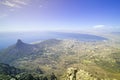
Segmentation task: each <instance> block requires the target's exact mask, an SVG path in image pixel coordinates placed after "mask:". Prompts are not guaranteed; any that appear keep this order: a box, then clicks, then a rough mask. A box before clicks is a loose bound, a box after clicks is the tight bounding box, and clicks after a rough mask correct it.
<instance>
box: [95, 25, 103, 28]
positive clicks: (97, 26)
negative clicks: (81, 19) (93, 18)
mask: <svg viewBox="0 0 120 80" xmlns="http://www.w3.org/2000/svg"><path fill="white" fill-rule="evenodd" d="M104 27H105V25H96V26H93V28H94V29H98V28H104Z"/></svg>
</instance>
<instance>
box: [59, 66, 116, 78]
mask: <svg viewBox="0 0 120 80" xmlns="http://www.w3.org/2000/svg"><path fill="white" fill-rule="evenodd" d="M61 80H117V79H109V78H104V79H102V78H97V77H95V76H94V75H92V74H90V73H89V72H87V71H85V70H82V69H77V68H73V67H70V68H68V69H67V71H66V74H65V75H64V77H63V78H62V79H61Z"/></svg>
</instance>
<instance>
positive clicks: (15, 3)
mask: <svg viewBox="0 0 120 80" xmlns="http://www.w3.org/2000/svg"><path fill="white" fill-rule="evenodd" d="M27 3H28V0H4V1H2V2H1V4H2V5H4V6H7V7H10V8H21V7H22V6H23V5H27Z"/></svg>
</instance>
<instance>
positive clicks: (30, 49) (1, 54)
mask: <svg viewBox="0 0 120 80" xmlns="http://www.w3.org/2000/svg"><path fill="white" fill-rule="evenodd" d="M59 42H60V41H59V40H55V39H51V40H46V41H43V42H41V43H38V44H27V43H24V42H22V41H21V40H20V39H18V40H17V43H16V44H15V45H13V46H10V47H8V48H7V49H4V50H2V51H0V62H3V63H8V64H9V63H11V62H13V61H15V60H17V59H19V58H23V57H29V56H30V55H36V54H37V55H41V54H43V52H44V51H45V49H46V48H47V47H50V46H54V45H55V44H58V43H59Z"/></svg>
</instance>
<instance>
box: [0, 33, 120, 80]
mask: <svg viewBox="0 0 120 80" xmlns="http://www.w3.org/2000/svg"><path fill="white" fill-rule="evenodd" d="M103 36H104V35H103ZM111 36H113V35H111ZM116 38H117V39H118V37H116ZM116 38H115V37H114V39H111V38H110V36H108V39H106V40H101V41H91V40H90V41H87V40H85V41H83V40H78V39H67V38H66V39H48V40H44V41H40V42H35V43H32V44H27V43H24V42H23V41H22V40H20V39H18V41H17V43H16V44H14V45H12V46H10V47H8V48H6V49H4V50H2V51H1V52H0V62H1V63H7V64H10V65H12V66H15V67H17V68H19V69H22V70H25V71H27V72H28V73H30V74H32V75H33V76H39V75H42V76H44V75H47V77H49V78H50V74H51V73H53V72H54V74H55V75H56V76H57V78H58V80H69V77H71V76H70V75H69V76H68V74H73V73H74V69H75V70H76V73H75V74H74V75H76V80H119V79H120V77H119V76H120V48H119V45H120V44H118V43H119V40H116ZM31 71H32V72H31ZM39 71H40V73H39ZM40 80H42V79H40Z"/></svg>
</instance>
